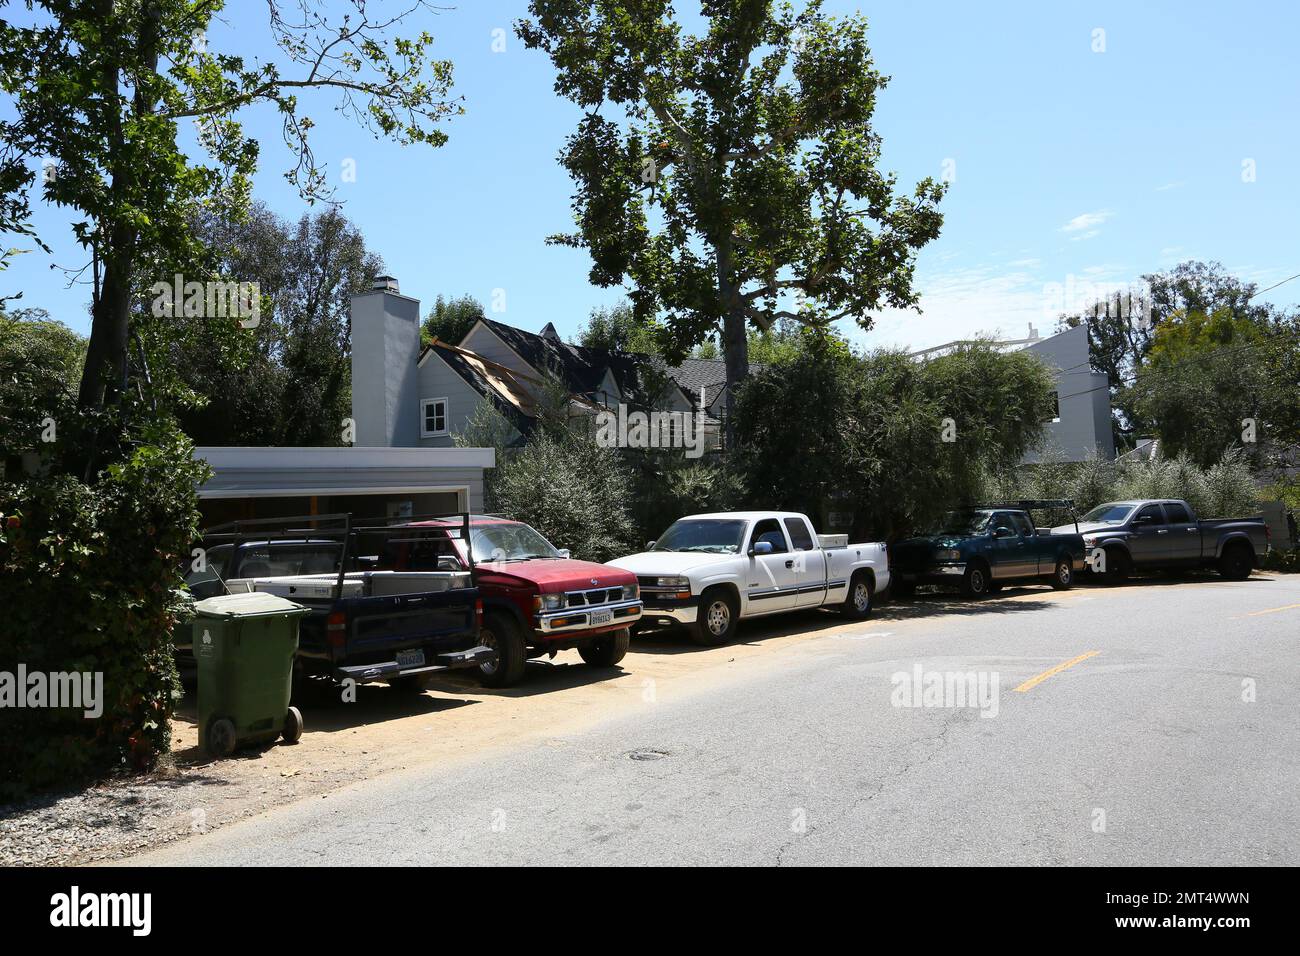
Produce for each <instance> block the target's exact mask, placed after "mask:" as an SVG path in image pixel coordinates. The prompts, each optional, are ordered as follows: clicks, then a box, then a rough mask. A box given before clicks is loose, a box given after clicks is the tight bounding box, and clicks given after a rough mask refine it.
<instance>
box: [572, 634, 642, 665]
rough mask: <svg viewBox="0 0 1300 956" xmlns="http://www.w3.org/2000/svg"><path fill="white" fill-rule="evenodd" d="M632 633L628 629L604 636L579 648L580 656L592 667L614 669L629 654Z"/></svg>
mask: <svg viewBox="0 0 1300 956" xmlns="http://www.w3.org/2000/svg"><path fill="white" fill-rule="evenodd" d="M631 643H632V632H631V631H629V630H628V629H627V628H626V627H624V628H620V629H619V630H617V631H610V632H608V633H607V634H602V635H600V637H598V638H596V639H595V640H594V641H588V642H587V643H586V644H581V645H579V646H578V655H579V656H580V657H581V658H582V659H583V661H584V662H585V663H587V664H588V665H590V666H591V667H614V666H616V665H617V664H618V662H619V661H621V660H622V659H623V657H624V656H625V655H626V654H627V648H628V645H629V644H631Z"/></svg>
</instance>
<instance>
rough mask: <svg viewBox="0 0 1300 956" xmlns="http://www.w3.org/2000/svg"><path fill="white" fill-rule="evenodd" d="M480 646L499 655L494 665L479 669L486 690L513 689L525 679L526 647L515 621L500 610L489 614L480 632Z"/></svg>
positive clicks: (486, 665) (481, 666)
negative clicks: (511, 687)
mask: <svg viewBox="0 0 1300 956" xmlns="http://www.w3.org/2000/svg"><path fill="white" fill-rule="evenodd" d="M479 643H480V644H483V645H485V646H487V647H490V648H492V650H494V651H496V652H497V659H496V660H495V661H493V662H492V663H491V664H480V665H479V666H478V673H479V679H480V680H482V681H483V686H484V687H510V686H513V685H514V684H518V683H519V681H520V680H522V679H523V676H524V662H525V660H527V655H526V651H527V648H526V647H525V646H524V635H523V634H521V633H520V631H519V625H518V624H517V623H516V622H515V620H514V619H513V618H511V617H509V616H507V615H505V614H502V613H501V612H500V611H492V612H489V613H488V614H487V615H486V616H485V617H484V619H483V627H482V628H480V629H479Z"/></svg>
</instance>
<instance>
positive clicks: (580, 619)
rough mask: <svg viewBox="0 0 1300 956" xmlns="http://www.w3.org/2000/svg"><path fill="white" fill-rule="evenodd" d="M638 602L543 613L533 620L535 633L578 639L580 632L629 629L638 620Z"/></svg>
mask: <svg viewBox="0 0 1300 956" xmlns="http://www.w3.org/2000/svg"><path fill="white" fill-rule="evenodd" d="M641 607H642V605H641V602H640V601H624V602H622V603H620V604H607V605H605V606H603V607H593V608H573V607H571V608H565V609H564V610H561V611H546V612H544V613H542V614H538V615H537V617H536V620H535V623H536V627H537V631H538V632H539V633H540V634H541V635H542V636H543V637H550V636H551V635H556V636H564V637H581V636H582V634H581V632H582V631H591V632H592V633H593V634H596V633H603V632H605V631H609V630H617V629H618V628H621V627H630V626H631V625H633V624H635V623H636V622H637V621H639V620H641V613H642V612H641ZM606 614H608V615H609V619H608V620H601V623H599V624H593V623H592V619H593V618H596V619H601V618H603V617H604V615H606Z"/></svg>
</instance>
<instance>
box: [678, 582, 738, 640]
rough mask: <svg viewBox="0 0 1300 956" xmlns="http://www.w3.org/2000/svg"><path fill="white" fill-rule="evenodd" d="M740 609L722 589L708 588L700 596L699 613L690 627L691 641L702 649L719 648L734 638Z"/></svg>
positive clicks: (732, 598)
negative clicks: (702, 647)
mask: <svg viewBox="0 0 1300 956" xmlns="http://www.w3.org/2000/svg"><path fill="white" fill-rule="evenodd" d="M738 617H740V608H738V607H737V606H736V599H735V598H734V597H732V596H731V595H730V594H729V593H728V592H727V591H725V590H724V589H722V588H710V589H709V590H707V591H705V592H704V594H702V595H701V596H700V612H699V617H698V618H697V619H696V621H695V623H694V624H692V625H691V627H690V635H691V640H693V641H694V642H695V643H696V644H700V645H702V646H704V647H720V646H721V645H723V644H726V643H727V642H728V641H730V640H731V639H732V637H734V636H735V633H736V619H737V618H738Z"/></svg>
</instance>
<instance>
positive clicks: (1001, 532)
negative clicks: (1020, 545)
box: [993, 525, 1015, 538]
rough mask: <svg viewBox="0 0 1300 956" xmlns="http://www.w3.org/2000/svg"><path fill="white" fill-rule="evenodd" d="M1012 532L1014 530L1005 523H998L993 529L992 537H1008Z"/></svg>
mask: <svg viewBox="0 0 1300 956" xmlns="http://www.w3.org/2000/svg"><path fill="white" fill-rule="evenodd" d="M1014 534H1015V532H1014V531H1012V530H1011V529H1010V528H1008V527H1007V526H1006V525H999V526H998V527H996V528H994V529H993V537H995V538H1010V537H1011V536H1012V535H1014Z"/></svg>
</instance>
